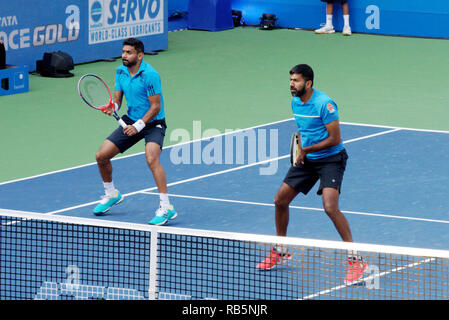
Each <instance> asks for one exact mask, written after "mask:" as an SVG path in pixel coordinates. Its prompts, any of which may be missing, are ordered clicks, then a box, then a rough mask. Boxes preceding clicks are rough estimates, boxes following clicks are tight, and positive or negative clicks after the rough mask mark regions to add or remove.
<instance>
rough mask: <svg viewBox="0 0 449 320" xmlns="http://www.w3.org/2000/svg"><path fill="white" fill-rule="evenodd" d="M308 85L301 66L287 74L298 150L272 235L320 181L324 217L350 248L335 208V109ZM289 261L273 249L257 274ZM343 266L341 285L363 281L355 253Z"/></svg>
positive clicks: (339, 167) (338, 149)
mask: <svg viewBox="0 0 449 320" xmlns="http://www.w3.org/2000/svg"><path fill="white" fill-rule="evenodd" d="M313 80H314V73H313V70H312V68H311V67H310V66H308V65H306V64H300V65H297V66H295V67H293V68H292V69H291V70H290V92H291V94H292V96H293V100H292V111H293V114H294V117H295V121H296V124H297V126H298V129H299V131H298V140H299V143H300V144H299V152H298V155H297V158H296V163H295V165H294V166H292V167H291V168H290V169H289V171H288V173H287V175H286V177H285V179H284V181H283V183H282V185H281V187H280V188H279V190H278V192H277V194H276V196H275V199H274V202H275V223H276V234H277V235H278V236H286V235H287V226H288V220H289V205H290V202H291V201H292V200H293V199H294V198H295V197H296V196H297V195H298V194H299V193H300V192H302V193H304V194H307V193H308V192H309V191H310V190H311V189H312V187H313V186H314V185H315V184H316V182H317V181H318V180H320V186H319V189H318V195H322V200H323V206H324V211H325V212H326V214H327V215H328V216H329V218H330V219H331V220H332V222H333V223H334V225H335V227H336V229H337V231H338V233H339V234H340V236H341V238H342V239H343V241H348V242H352V235H351V230H350V228H349V224H348V222H347V220H346V218H345V216H344V215H343V214H342V213H341V211H340V209H339V205H338V198H339V195H340V191H341V183H342V181H343V174H344V171H345V167H346V160H347V159H348V155H347V153H346V150H345V148H344V147H343V143H342V139H341V137H340V123H339V116H338V111H337V105H336V104H335V102H334V101H333V100H332V99H330V98H329V97H328V96H327V95H326V94H325V93H324V92H321V91H318V90H316V89H313ZM289 259H291V255H290V254H289V253H288V251H287V249H286V248H283V247H282V246H279V245H278V246H275V247H274V248H273V249H272V251H271V252H270V254H269V255H268V257H267V258H266V259H265V260H264V261H262V262H261V263H259V264H258V265H257V268H258V269H263V270H269V269H272V268H274V267H275V265H276V264H278V263H281V262H285V261H286V260H289ZM348 263H349V267H348V273H347V275H346V279H345V282H352V281H355V280H357V279H359V278H360V277H361V276H362V274H363V271H364V270H365V268H366V263H364V262H363V261H362V260H361V257H357V254H356V252H355V251H353V252H351V254H350V255H349V256H348Z"/></svg>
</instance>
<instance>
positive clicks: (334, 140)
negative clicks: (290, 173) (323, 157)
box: [297, 119, 341, 163]
mask: <svg viewBox="0 0 449 320" xmlns="http://www.w3.org/2000/svg"><path fill="white" fill-rule="evenodd" d="M325 127H326V130H327V132H328V134H329V136H328V137H327V138H326V139H324V140H322V141H321V142H318V143H316V144H313V145H311V146H307V147H304V148H301V146H300V148H299V153H298V158H297V163H304V158H305V156H306V154H308V153H311V152H317V151H321V150H324V149H329V148H331V147H333V146H336V145H338V144H339V143H340V141H341V134H340V121H339V120H338V119H337V120H334V121H331V122H329V123H328V124H326V125H325Z"/></svg>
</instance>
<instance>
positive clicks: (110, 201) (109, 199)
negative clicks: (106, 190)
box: [94, 190, 124, 216]
mask: <svg viewBox="0 0 449 320" xmlns="http://www.w3.org/2000/svg"><path fill="white" fill-rule="evenodd" d="M123 198H124V197H123V196H122V194H121V193H120V192H119V191H118V190H115V195H113V196H106V195H105V196H103V197H102V199H101V201H100V203H99V204H97V206H96V207H95V209H94V215H96V216H100V215H102V214H105V213H106V212H107V211H109V209H111V207H112V206H113V205H115V204H119V203H120V202H122V201H123Z"/></svg>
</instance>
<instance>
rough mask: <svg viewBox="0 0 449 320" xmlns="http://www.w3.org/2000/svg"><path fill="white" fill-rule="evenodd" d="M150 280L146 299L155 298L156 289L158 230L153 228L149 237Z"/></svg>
mask: <svg viewBox="0 0 449 320" xmlns="http://www.w3.org/2000/svg"><path fill="white" fill-rule="evenodd" d="M150 241H151V242H150V278H149V279H150V280H149V282H150V283H149V287H148V299H149V300H156V290H157V243H158V232H157V231H155V230H152V231H151V239H150Z"/></svg>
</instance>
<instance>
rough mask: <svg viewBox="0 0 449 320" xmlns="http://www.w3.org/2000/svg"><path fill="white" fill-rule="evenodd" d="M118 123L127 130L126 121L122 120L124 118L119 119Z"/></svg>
mask: <svg viewBox="0 0 449 320" xmlns="http://www.w3.org/2000/svg"><path fill="white" fill-rule="evenodd" d="M117 121H118V123H120V125H121V126H122V128H123V129H124V128H126V126H127V124H126V123H125V121H123V120H122V118H118V119H117Z"/></svg>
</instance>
